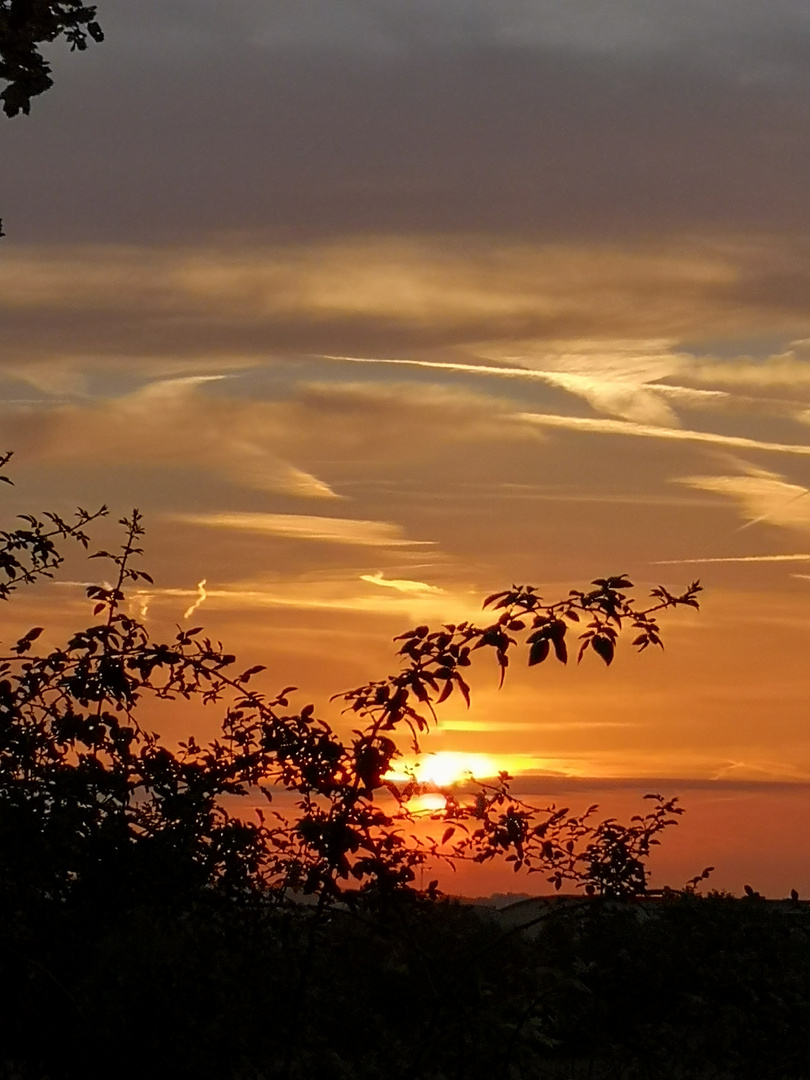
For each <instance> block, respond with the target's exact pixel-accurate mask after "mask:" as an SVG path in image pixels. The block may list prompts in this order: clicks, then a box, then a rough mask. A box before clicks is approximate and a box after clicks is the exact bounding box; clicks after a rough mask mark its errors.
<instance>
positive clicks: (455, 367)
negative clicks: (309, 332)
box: [325, 355, 729, 427]
mask: <svg viewBox="0 0 810 1080" xmlns="http://www.w3.org/2000/svg"><path fill="white" fill-rule="evenodd" d="M325 359H327V360H340V361H345V362H347V363H353V364H373V365H379V366H383V367H385V366H405V367H415V368H423V369H428V370H433V371H443V372H462V373H464V374H467V375H478V376H485V377H492V378H504V379H524V380H527V381H534V382H540V383H544V384H545V385H547V386H552V387H555V388H557V389H559V390H564V391H566V392H567V393H569V394H572V395H574V396H575V397H579V398H582V399H583V400H585V401H587V402H588V404H590V405H591V406H593V408H595V409H597V410H598V411H599V412H604V413H608V414H610V415H613V416H619V417H622V418H624V419H627V420H632V421H637V422H642V423H650V424H659V425H663V426H673V427H676V426H677V425H678V423H679V421H678V417H677V416H676V414H675V413H674V412H673V410H672V409H671V408H670V406H669V405H668V404H667V403H666V401H665V400H664V399H666V398H670V399H671V400H673V401H675V402H679V403H681V404H685V405H689V404H693V403H694V402H696V401H698V402H700V403H701V404H702V403H703V402H705V401H706V400H707V399H710V400H712V401H716V400H718V399H720V400H725V399H727V398H728V397H729V395H728V394H727V393H725V392H723V391H720V390H695V389H693V388H691V387H686V386H672V385H669V384H667V383H653V382H645V381H643V378H639V374H638V372H633V373H632V374H629V373H628V372H627V371H626V370H625V371H623V372H621V373H618V374H617V373H611V372H608V375H609V376H610V377H605V374H604V373H600V372H599V370H598V364H599V357H598V356H597V357H594V358H592V360H591V367H592V368H593V370H591V371H589V372H587V373H586V372H583V371H558V370H545V369H540V368H537V367H526V366H522V365H521V366H503V365H498V366H496V365H493V364H485V363H477V364H472V363H464V362H459V361H451V360H447V361H444V360H442V361H438V360H419V359H408V358H404V359H402V358H401V359H390V358H388V359H387V358H374V357H364V356H329V355H327V356H326V357H325Z"/></svg>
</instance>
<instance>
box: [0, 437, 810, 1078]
mask: <svg viewBox="0 0 810 1080" xmlns="http://www.w3.org/2000/svg"><path fill="white" fill-rule="evenodd" d="M7 460H8V458H5V459H4V461H3V464H5V462H6V461H7ZM103 515H104V511H103V510H102V511H99V512H98V513H89V512H87V511H84V510H80V511H78V512H77V514H76V516H75V518H73V519H71V521H66V520H64V519H62V518H60V517H59V516H58V515H55V514H45V515H43V516H42V517H41V518H37V517H35V516H25V517H23V518H22V519H21V524H18V525H17V527H15V528H11V529H9V530H7V531H5V532H0V599H4V600H9V599H11V598H13V596H14V594H15V592H16V590H18V589H19V588H20V587H21V586H25V585H30V584H34V583H36V582H38V581H41V580H42V579H43V578H47V577H49V576H51V575H52V574H53V573H54V572H55V571H56V570H57V569H58V568H59V566H60V565H61V563H62V560H63V550H62V549H63V548H64V545H66V544H70V543H73V542H77V543H78V544H79V545H82V546H84V547H87V546H88V544H89V542H90V538H89V535H88V530H90V529H92V528H93V527H94V524H95V522H96V520H97V519H98V518H100V517H102V516H103ZM120 524H121V526H122V527H123V543H122V544H121V546H120V547H119V548H117V549H114V550H113V551H111V552H107V551H101V552H93V553H92V554H91V555H90V557H91V558H99V559H102V560H103V561H104V562H105V563H106V564H107V567H109V566H110V565H111V566H112V567H113V583H112V584H105V585H103V586H102V585H99V586H90V587H89V588H88V589H87V594H88V598H89V600H90V602H91V606H92V616H91V619H92V622H91V625H90V626H88V627H86V628H84V629H82V630H80V631H78V632H76V633H75V634H73V635H72V636H71V637H70V638H69V640H68V641H67V642H65V643H64V644H54V643H53V642H50V641H49V640H48V634H47V633H46V632H44V631H43V629H42V628H40V627H34V628H30V629H26V630H25V632H24V633H22V635H21V636H18V637H16V640H13V636H12V641H11V643H9V642H8V634H7V633H4V637H6V639H7V640H6V642H5V644H4V646H3V650H4V651H3V653H2V654H1V655H0V992H2V1002H1V1004H2V1014H0V1015H1V1016H2V1032H3V1037H2V1040H1V1041H0V1077H4V1078H6V1080H12V1078H15V1080H62V1078H65V1080H67V1078H74V1077H76V1078H79V1077H88V1076H96V1075H104V1076H110V1077H116V1078H128V1077H133V1078H134V1077H140V1076H143V1075H149V1076H166V1077H189V1078H190V1077H202V1078H207V1077H211V1078H214V1077H217V1078H230V1077H233V1078H235V1080H237V1078H239V1080H242V1078H244V1080H254V1078H255V1080H259V1078H261V1077H265V1078H268V1080H270V1078H273V1080H276V1078H277V1080H298V1078H301V1080H303V1078H309V1077H316V1078H317V1077H323V1078H325V1080H328V1078H331V1077H334V1078H335V1080H355V1078H357V1080H360V1078H369V1080H371V1078H377V1077H386V1078H393V1080H399V1078H403V1080H404V1078H411V1080H451V1078H452V1080H456V1078H457V1080H466V1078H470V1080H475V1078H477V1077H481V1078H483V1077H488V1078H491V1077H502V1078H504V1080H523V1078H525V1080H530V1078H539V1077H551V1078H556V1077H572V1078H576V1080H578V1078H585V1077H593V1078H602V1077H605V1078H607V1077H628V1078H629V1077H662V1078H666V1077H673V1078H676V1077H677V1078H685V1077H695V1078H704V1077H710V1076H716V1077H720V1078H725V1077H748V1076H750V1077H758V1078H759V1077H780V1078H785V1080H788V1078H798V1077H804V1076H810V1068H808V1066H807V1064H806V1063H807V1062H808V1060H810V1057H809V1055H808V1051H810V1046H808V1031H810V1013H809V1012H808V1007H809V1006H810V994H809V993H808V991H809V990H810V980H809V979H808V974H810V950H809V949H808V934H810V921H809V918H810V917H809V916H808V910H807V908H806V907H805V906H804V904H802V903H800V902H799V901H798V899H797V898H794V899H793V900H791V901H788V902H786V903H785V904H783V905H781V906H780V905H774V904H772V903H768V902H766V901H764V900H762V899H761V898H759V897H758V896H757V895H756V894H753V893H752V895H750V896H748V897H746V899H744V900H736V899H734V898H730V897H722V896H714V895H712V896H709V897H708V898H701V897H699V896H698V895H697V886H698V884H699V883H700V882H701V880H702V879H703V878H705V877H706V876H707V874H708V870H706V871H704V872H703V873H701V874H698V875H697V876H696V877H695V878H694V879H693V880H692V882H690V883H688V884H687V886H686V887H685V888H684V889H683V890H682V891H680V892H668V893H666V894H665V895H663V896H655V897H654V896H652V895H651V894H650V892H649V890H648V884H647V859H648V856H649V854H650V851H651V849H652V847H653V845H655V844H657V843H658V842H659V837H660V834H661V833H662V832H663V831H664V830H665V829H667V828H669V827H670V826H672V825H674V824H676V822H677V816H678V814H680V812H681V808H680V807H679V806H678V805H677V800H676V799H667V798H664V797H662V796H659V795H651V796H648V798H649V799H650V800H651V802H650V803H648V804H647V806H648V807H649V809H648V810H647V812H646V813H640V814H638V815H636V816H635V817H633V818H632V819H631V821H630V822H628V823H621V822H618V821H615V820H612V819H608V820H604V821H600V820H598V817H597V814H596V811H597V808H596V807H589V808H587V809H586V810H584V811H582V812H572V811H571V810H570V809H569V808H567V807H557V806H554V805H545V806H533V805H529V804H527V803H525V802H523V801H521V800H519V799H517V798H515V797H514V796H513V795H512V793H511V792H510V788H509V779H510V778H509V777H508V776H507V775H506V774H501V776H500V777H498V778H497V780H494V781H490V782H486V783H480V784H477V785H472V787H471V789H470V790H469V791H468V792H467V793H466V794H464V795H462V794H459V792H458V791H447V792H444V793H443V795H444V805H443V807H442V808H441V809H440V810H436V811H432V812H431V816H432V818H433V819H434V821H435V827H434V832H435V835H433V836H431V835H430V834H429V831H428V832H426V830H425V829H424V828H423V827H421V828H418V829H417V828H415V827H414V826H415V822H416V818H417V816H418V815H417V812H416V811H415V810H414V809H413V806H414V797H415V796H417V795H418V794H419V793H420V786H419V784H418V783H417V781H416V779H415V778H412V779H411V780H410V781H408V782H407V783H404V784H399V785H397V784H394V783H393V782H392V781H391V780H390V779H389V773H390V770H391V766H392V764H393V763H395V762H396V760H397V758H398V757H399V756H400V755H401V744H402V742H403V737H404V739H405V740H406V742H407V743H408V744H409V745H410V747H411V748H412V749H414V748H415V749H418V748H419V742H420V739H422V738H423V737H424V735H425V734H426V733H427V732H428V730H429V728H430V726H431V723H432V722H433V721H434V720H435V716H436V709H437V708H439V707H440V706H441V704H442V702H444V701H445V700H446V699H447V698H448V697H449V696H450V695H451V694H457V695H461V696H462V697H463V698H465V699H468V697H469V687H468V685H467V683H466V681H465V678H464V674H465V671H464V669H465V668H466V667H468V666H470V664H471V663H472V662H473V659H474V657H475V656H476V655H478V654H479V650H480V651H481V652H482V653H488V654H490V655H491V656H492V657H493V658H494V660H495V665H496V668H497V670H499V672H500V677H501V681H503V678H504V675H505V673H506V671H507V668H508V666H509V664H510V662H511V660H512V659H513V658H514V657H515V656H518V655H520V654H521V652H522V653H523V655H524V656H525V662H528V663H529V664H530V665H532V666H537V665H541V664H542V663H544V662H546V661H547V660H548V661H549V662H555V661H557V662H561V663H565V662H566V661H567V659H568V641H569V640H570V639H571V637H575V639H576V645H577V650H578V658H583V657H587V656H589V655H591V654H594V655H595V656H596V657H597V658H599V659H601V660H602V661H603V662H604V663H605V664H610V663H611V662H612V659H613V656H614V652H615V649H616V647H617V645H618V644H619V640H620V638H621V636H622V635H623V634H625V633H626V632H628V631H629V633H630V635H631V637H632V645H633V646H634V647H635V648H637V649H642V650H643V649H645V648H648V647H649V646H651V645H653V646H656V645H660V644H661V638H660V634H659V627H658V622H657V618H658V615H659V613H660V612H664V611H669V610H670V609H673V608H677V607H679V606H682V605H687V606H692V607H696V606H697V600H696V595H697V593H698V591H699V586H698V585H697V583H695V584H693V585H692V586H690V587H689V588H688V589H687V591H686V592H685V593H683V594H681V595H677V596H676V595H673V594H671V593H669V592H668V591H667V590H666V589H664V588H658V589H655V590H653V593H652V596H651V599H650V600H649V602H648V603H647V606H644V605H642V604H639V603H638V602H637V601H635V600H634V598H633V597H632V594H631V592H630V590H632V585H631V583H630V582H629V581H628V580H627V579H626V578H625V577H623V576H619V577H612V578H605V579H599V580H597V581H595V582H593V583H592V587H591V588H590V589H588V590H586V591H580V590H572V591H571V592H570V593H569V595H568V596H567V597H565V598H563V599H562V600H559V601H556V602H553V603H548V602H546V601H544V600H543V599H542V598H541V597H540V596H539V595H538V593H537V591H536V590H535V589H534V588H532V587H523V586H520V587H517V586H513V587H512V588H511V589H508V590H505V591H503V592H499V593H496V594H493V595H492V596H491V597H489V598H487V600H486V601H485V605H484V606H485V608H488V609H489V612H490V614H489V618H490V619H491V621H489V622H487V623H485V624H484V625H482V626H477V625H473V624H471V623H462V624H459V625H451V624H448V625H445V626H441V627H439V628H438V629H436V630H431V629H430V628H429V627H426V626H424V627H417V628H416V629H415V630H412V631H409V632H407V633H405V634H403V635H401V636H400V638H398V643H399V653H398V656H399V666H398V669H397V671H396V672H394V673H393V674H391V675H388V676H386V677H384V678H382V679H379V680H376V681H374V682H371V683H369V684H367V685H365V686H362V687H359V688H356V689H354V690H350V691H348V692H344V693H341V694H339V695H337V700H338V702H339V705H340V706H341V707H342V710H343V715H344V720H343V722H342V723H340V724H338V725H337V726H333V725H332V724H330V723H329V722H327V720H325V719H323V718H321V717H319V716H318V714H317V712H316V709H315V706H314V705H312V704H304V705H302V706H295V707H293V706H292V705H291V704H290V700H291V695H292V693H293V691H294V688H292V687H286V688H284V689H283V690H282V691H281V692H280V693H276V694H275V695H269V694H267V693H265V692H264V691H262V690H260V689H257V688H255V680H256V678H257V677H258V676H260V674H261V672H262V670H263V669H261V668H258V667H257V668H252V669H249V670H247V671H241V670H240V669H239V667H238V665H237V663H236V658H235V657H234V656H233V655H230V654H228V653H226V652H225V651H224V649H223V647H222V645H221V644H220V643H219V642H213V641H211V640H210V639H209V638H207V637H205V636H204V633H203V631H202V630H201V628H199V627H195V628H189V629H184V628H179V630H178V632H177V634H176V635H174V637H173V639H172V640H170V641H168V642H163V641H155V640H153V639H152V638H151V636H150V633H149V631H148V629H147V628H146V627H145V626H144V625H143V624H142V623H141V622H139V621H138V620H136V619H135V618H133V616H132V615H131V614H130V613H129V608H128V603H127V590H128V589H132V588H137V587H138V582H139V581H140V580H141V579H142V578H145V579H146V580H147V581H148V582H149V583H150V584H151V579H150V578H149V577H148V575H147V574H146V573H145V572H144V571H142V570H141V569H139V568H138V563H137V560H138V557H139V556H140V554H141V552H140V548H139V547H138V543H139V540H140V536H141V534H142V528H141V524H140V518H139V516H138V514H137V513H134V514H133V516H132V517H131V518H130V519H124V520H122V522H121V523H120ZM108 573H109V570H108ZM5 610H9V609H8V608H6V609H5ZM4 621H5V624H6V626H8V625H9V622H8V620H4ZM42 642H46V643H47V644H46V645H45V646H44V647H42V649H41V650H40V651H38V649H39V646H40V644H41V643H42ZM180 698H183V699H188V700H194V701H196V702H198V703H199V705H200V707H201V708H208V709H210V708H214V709H217V710H219V713H220V715H221V717H222V734H221V736H220V738H218V739H216V740H214V741H213V742H211V743H210V744H199V743H198V742H197V741H196V740H195V738H194V737H193V736H189V737H188V739H187V740H186V741H185V742H182V743H180V744H179V746H178V747H177V748H171V747H169V746H167V745H165V744H164V743H163V742H162V741H161V739H160V737H159V736H158V735H157V734H155V733H153V732H151V731H149V730H148V728H146V727H144V725H143V723H142V722H141V717H144V716H147V717H148V702H149V700H150V699H155V700H160V701H166V700H168V701H172V700H177V699H180ZM279 790H283V791H285V792H287V793H288V794H291V795H292V796H293V797H294V800H295V810H294V812H293V813H292V814H290V815H285V814H282V813H280V812H278V811H277V810H276V804H275V803H274V801H273V797H274V794H276V793H277V792H278V791H279ZM246 796H250V797H251V798H252V799H253V800H255V799H256V798H257V797H258V798H263V799H264V800H265V801H266V810H265V811H264V812H263V813H260V814H258V815H255V816H254V817H251V816H250V815H249V814H247V813H245V814H242V815H241V816H240V815H239V814H234V813H233V812H232V808H233V806H234V805H238V803H239V800H240V799H244V798H245V797H246ZM229 808H231V809H230V810H229ZM493 859H503V860H505V861H506V862H508V863H510V865H511V866H512V867H513V868H514V869H515V871H523V872H524V873H528V874H541V875H542V877H541V880H545V881H546V882H547V883H548V884H549V885H550V886H552V887H553V889H554V890H555V891H556V893H557V897H556V899H555V900H550V901H546V902H545V903H543V904H541V905H540V906H539V907H537V908H536V910H533V911H531V912H530V917H529V918H528V919H525V918H524V916H523V911H524V909H523V908H521V909H520V912H519V914H520V916H521V918H522V919H523V921H526V922H528V924H529V925H528V926H526V927H524V928H516V926H515V923H514V915H515V913H514V911H513V912H512V913H511V915H509V914H508V913H507V914H504V913H503V912H501V913H500V914H495V913H493V912H490V913H487V912H486V911H482V910H481V909H480V908H475V907H473V906H470V905H462V904H458V903H453V902H450V901H448V900H446V899H444V898H442V897H441V896H440V894H439V892H438V889H437V887H436V882H435V881H431V882H430V883H429V884H428V886H427V888H425V889H422V888H421V887H417V884H416V883H417V880H421V878H422V876H423V875H424V873H425V871H426V870H427V871H429V870H430V868H432V867H434V866H437V865H438V866H441V865H442V864H453V863H457V862H459V861H461V860H473V861H476V862H487V861H490V860H493ZM428 876H429V874H428ZM568 891H570V892H573V893H576V894H577V895H576V896H574V897H566V896H564V895H562V893H564V892H568ZM510 919H511V921H510Z"/></svg>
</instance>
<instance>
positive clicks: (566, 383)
mask: <svg viewBox="0 0 810 1080" xmlns="http://www.w3.org/2000/svg"><path fill="white" fill-rule="evenodd" d="M320 355H321V358H322V359H323V360H345V361H347V362H348V363H351V364H391V365H398V366H405V367H420V368H432V369H434V370H438V371H463V372H465V373H466V374H470V375H498V376H501V378H507V379H536V380H537V381H539V382H544V383H547V384H549V385H550V386H558V387H560V388H561V389H563V390H569V391H570V392H572V393H574V394H576V393H580V394H581V393H582V392H583V388H585V387H587V386H588V385H592V384H593V383H597V382H601V381H603V380H600V379H599V378H598V376H594V375H582V374H580V373H578V372H568V371H544V370H541V369H539V368H527V367H501V366H499V365H497V364H464V363H460V362H458V361H451V360H447V361H445V360H410V359H407V358H397V359H393V358H388V357H373V356H336V355H332V354H330V353H321V354H320ZM604 381H610V380H604ZM628 385H629V388H630V389H633V390H636V391H643V390H653V391H656V392H658V393H660V394H663V395H664V396H667V395H670V396H672V397H679V396H682V395H683V394H688V395H689V396H691V397H700V398H727V397H729V394H728V393H727V392H726V391H725V390H695V389H693V388H692V387H686V386H671V385H670V384H668V383H656V382H643V381H642V382H639V383H631V384H628Z"/></svg>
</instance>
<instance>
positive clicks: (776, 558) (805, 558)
mask: <svg viewBox="0 0 810 1080" xmlns="http://www.w3.org/2000/svg"><path fill="white" fill-rule="evenodd" d="M727 562H728V563H731V562H734V563H737V562H750V563H767V562H810V555H729V556H723V557H718V558H710V559H656V560H655V561H654V562H653V563H652V565H653V566H688V565H689V564H690V563H727Z"/></svg>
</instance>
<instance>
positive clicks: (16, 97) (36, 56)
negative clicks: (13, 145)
mask: <svg viewBox="0 0 810 1080" xmlns="http://www.w3.org/2000/svg"><path fill="white" fill-rule="evenodd" d="M61 37H63V38H65V39H66V40H67V41H68V42H69V44H70V48H71V51H73V50H77V49H78V50H79V51H83V50H84V49H86V48H87V45H88V39H89V40H92V41H103V40H104V34H103V32H102V29H101V27H100V26H99V24H98V23H97V22H96V6H95V4H92V5H90V4H83V3H81V2H80V0H0V79H2V80H3V81H4V82H5V83H7V86H6V88H5V89H4V90H3V91H2V93H0V101H2V102H3V112H4V113H5V114H6V116H17V115H18V114H19V113H29V112H30V111H31V99H32V98H34V97H37V96H38V95H39V94H43V93H44V92H45V91H46V90H49V89H50V87H51V86H53V79H52V78H51V66H50V64H49V63H48V62H47V61H46V60H45V59H44V57H43V56H42V53H41V51H40V49H41V46H42V45H47V44H49V43H50V42H53V41H56V40H57V39H58V38H61Z"/></svg>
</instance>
